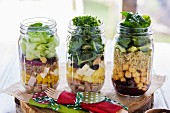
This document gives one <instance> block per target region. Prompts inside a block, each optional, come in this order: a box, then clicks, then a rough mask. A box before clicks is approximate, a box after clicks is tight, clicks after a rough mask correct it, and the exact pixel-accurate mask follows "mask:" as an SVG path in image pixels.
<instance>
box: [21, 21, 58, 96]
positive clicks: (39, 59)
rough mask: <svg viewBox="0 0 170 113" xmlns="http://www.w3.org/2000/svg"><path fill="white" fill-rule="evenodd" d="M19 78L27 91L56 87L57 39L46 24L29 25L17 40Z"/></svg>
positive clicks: (39, 90)
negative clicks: (19, 67) (18, 46)
mask: <svg viewBox="0 0 170 113" xmlns="http://www.w3.org/2000/svg"><path fill="white" fill-rule="evenodd" d="M19 45H20V48H19V52H20V53H19V54H20V66H21V80H22V83H23V85H24V87H25V88H26V91H27V92H28V93H34V92H41V91H44V90H46V89H47V88H48V87H51V88H54V89H56V87H57V85H58V80H59V70H58V69H59V67H58V57H57V54H56V47H57V46H58V45H59V39H58V37H57V36H56V34H55V33H54V32H52V31H51V30H50V28H49V26H48V25H44V24H43V23H34V24H31V25H29V27H28V29H27V31H26V33H25V34H24V35H22V36H21V39H20V41H19Z"/></svg>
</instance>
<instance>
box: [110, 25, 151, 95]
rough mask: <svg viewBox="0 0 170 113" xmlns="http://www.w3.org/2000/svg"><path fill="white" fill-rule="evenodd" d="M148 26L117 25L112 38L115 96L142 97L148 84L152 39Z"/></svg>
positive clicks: (149, 80) (149, 79)
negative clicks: (115, 32) (130, 26)
mask: <svg viewBox="0 0 170 113" xmlns="http://www.w3.org/2000/svg"><path fill="white" fill-rule="evenodd" d="M151 36H152V29H151V27H147V28H129V27H124V26H121V25H118V27H117V34H116V35H115V38H114V66H113V75H112V82H113V86H114V87H115V90H116V91H117V93H118V94H121V95H124V96H139V95H143V94H144V93H145V92H146V91H147V90H148V88H149V86H150V82H151V74H152V73H151V72H152V61H153V51H154V48H153V40H152V38H151Z"/></svg>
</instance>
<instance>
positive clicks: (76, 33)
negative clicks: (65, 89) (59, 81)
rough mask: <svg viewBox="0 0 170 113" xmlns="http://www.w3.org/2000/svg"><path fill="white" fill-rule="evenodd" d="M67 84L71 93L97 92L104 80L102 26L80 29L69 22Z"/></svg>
mask: <svg viewBox="0 0 170 113" xmlns="http://www.w3.org/2000/svg"><path fill="white" fill-rule="evenodd" d="M68 32H69V35H68V40H67V47H68V48H67V75H66V78H67V82H68V85H69V87H70V88H71V90H72V92H74V93H76V92H79V91H82V92H89V91H90V92H98V91H100V89H101V88H102V86H103V84H104V79H105V65H104V38H105V37H104V26H103V23H102V24H101V25H100V26H95V27H80V26H74V25H73V22H72V21H70V25H69V30H68Z"/></svg>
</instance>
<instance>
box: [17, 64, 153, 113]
mask: <svg viewBox="0 0 170 113" xmlns="http://www.w3.org/2000/svg"><path fill="white" fill-rule="evenodd" d="M107 66H108V67H107V68H106V69H108V70H111V69H109V67H111V66H109V65H107ZM61 75H65V73H61ZM105 77H106V78H105V83H104V85H103V88H102V89H101V93H102V94H103V95H104V96H107V97H109V98H111V99H112V100H116V101H118V102H120V103H122V104H124V105H126V106H127V107H128V108H129V110H128V112H129V113H144V112H145V111H146V110H147V109H150V108H152V106H153V101H154V96H153V95H151V96H146V97H145V96H140V97H136V98H135V97H134V98H132V97H123V96H120V95H118V94H117V93H116V91H115V90H114V87H113V85H112V81H111V72H110V71H106V76H105ZM60 82H61V83H65V84H61V85H60V84H59V86H58V89H59V90H66V91H70V88H69V87H68V85H67V81H66V77H65V76H62V78H61V81H60ZM18 104H19V105H18ZM18 104H17V106H18V107H19V108H22V109H23V111H24V110H26V111H27V112H18V113H56V112H54V111H52V110H49V109H43V110H42V109H40V108H37V107H34V106H30V105H28V104H26V103H23V102H20V101H18ZM29 111H31V112H29Z"/></svg>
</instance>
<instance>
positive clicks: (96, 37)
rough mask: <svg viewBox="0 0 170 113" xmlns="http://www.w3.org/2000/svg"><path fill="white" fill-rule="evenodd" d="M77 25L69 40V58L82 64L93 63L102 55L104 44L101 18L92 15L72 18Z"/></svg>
mask: <svg viewBox="0 0 170 113" xmlns="http://www.w3.org/2000/svg"><path fill="white" fill-rule="evenodd" d="M72 22H73V25H74V26H76V28H75V29H74V31H73V32H71V37H70V40H69V47H68V48H69V49H68V53H69V59H71V60H73V61H74V63H76V64H77V65H80V64H82V63H88V64H89V65H92V62H93V60H94V59H96V58H97V57H98V56H102V55H103V52H104V44H103V43H102V37H101V32H102V31H101V30H100V28H99V26H100V25H101V24H102V23H101V21H100V20H98V19H97V18H95V17H92V16H78V17H75V18H73V19H72Z"/></svg>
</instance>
